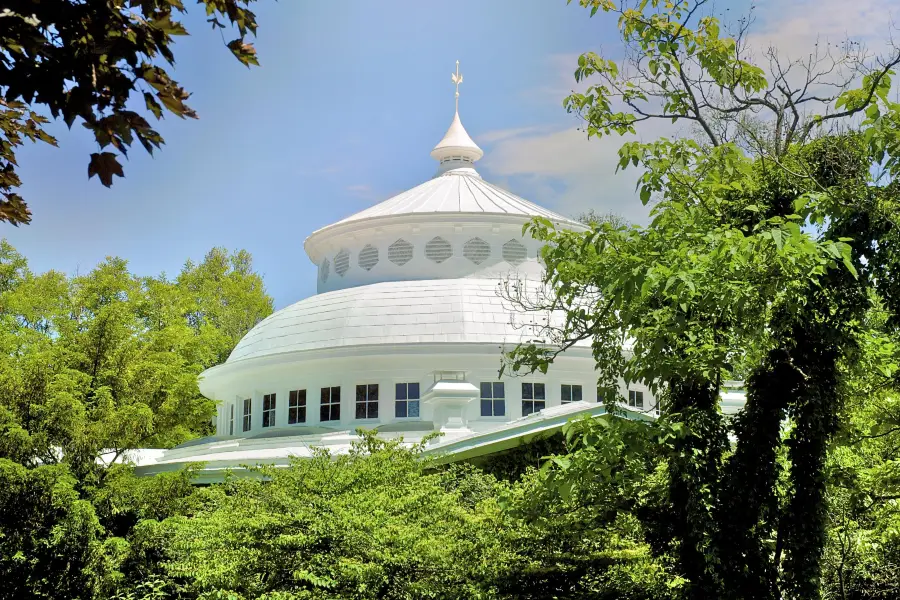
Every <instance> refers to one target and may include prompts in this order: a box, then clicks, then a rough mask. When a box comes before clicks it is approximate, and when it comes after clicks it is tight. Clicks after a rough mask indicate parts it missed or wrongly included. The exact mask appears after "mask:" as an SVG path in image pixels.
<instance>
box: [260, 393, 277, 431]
mask: <svg viewBox="0 0 900 600" xmlns="http://www.w3.org/2000/svg"><path fill="white" fill-rule="evenodd" d="M274 424H275V394H266V395H265V396H263V427H271V426H272V425H274Z"/></svg>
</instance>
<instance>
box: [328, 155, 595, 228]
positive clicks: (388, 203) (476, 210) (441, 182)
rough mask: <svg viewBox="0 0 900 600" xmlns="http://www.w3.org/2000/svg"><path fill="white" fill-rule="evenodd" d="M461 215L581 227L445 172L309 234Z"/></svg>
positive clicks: (474, 179) (473, 178)
mask: <svg viewBox="0 0 900 600" xmlns="http://www.w3.org/2000/svg"><path fill="white" fill-rule="evenodd" d="M461 214H467V215H484V216H487V215H498V216H503V215H510V216H517V217H522V221H526V220H529V219H532V218H534V217H544V218H546V219H550V220H551V221H554V222H556V223H566V224H569V225H573V226H575V227H578V228H580V227H581V224H580V223H577V222H576V221H573V220H572V219H569V218H568V217H564V216H562V215H560V214H557V213H555V212H553V211H551V210H547V209H546V208H543V207H541V206H538V205H537V204H534V203H533V202H529V201H528V200H525V199H524V198H520V197H519V196H516V195H515V194H512V193H510V192H507V191H506V190H504V189H503V188H500V187H498V186H496V185H494V184H492V183H488V182H487V181H484V180H483V179H482V178H481V177H480V176H478V174H477V173H475V174H472V173H456V172H454V171H448V172H447V173H444V174H443V175H441V176H439V177H435V178H434V179H431V180H429V181H426V182H425V183H423V184H421V185H418V186H416V187H414V188H412V189H411V190H407V191H405V192H403V193H401V194H398V195H396V196H394V197H393V198H390V199H388V200H385V201H384V202H381V203H380V204H376V205H375V206H372V207H371V208H367V209H365V210H362V211H360V212H358V213H355V214H353V215H350V216H349V217H347V218H345V219H343V220H341V221H338V222H337V223H334V224H332V225H329V226H328V227H323V228H322V229H320V230H318V231H316V232H315V233H313V234H312V236H314V235H317V234H318V233H319V232H322V231H324V230H326V229H330V228H332V227H338V226H340V225H345V224H348V223H354V222H361V221H365V220H368V219H378V218H383V217H397V216H401V215H421V216H422V217H436V216H450V217H452V216H456V215H461ZM312 236H310V237H312Z"/></svg>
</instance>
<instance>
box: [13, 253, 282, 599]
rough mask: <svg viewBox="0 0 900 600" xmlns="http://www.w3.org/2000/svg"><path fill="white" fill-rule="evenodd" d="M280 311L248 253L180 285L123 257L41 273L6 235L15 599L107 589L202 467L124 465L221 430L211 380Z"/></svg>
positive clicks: (192, 274)
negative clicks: (136, 271) (207, 381)
mask: <svg viewBox="0 0 900 600" xmlns="http://www.w3.org/2000/svg"><path fill="white" fill-rule="evenodd" d="M271 310H272V301H271V299H270V298H269V297H268V296H266V294H265V291H264V290H263V287H262V281H261V279H260V278H259V276H258V275H256V274H255V273H253V271H252V269H251V264H250V257H249V255H247V254H246V253H245V252H239V253H237V254H234V255H229V254H228V253H227V252H225V251H224V250H220V249H214V250H213V251H211V252H210V253H209V254H208V255H207V256H206V258H205V259H204V261H203V262H202V263H200V264H199V265H194V264H192V263H190V262H189V263H187V264H186V265H185V268H184V269H183V270H182V272H181V274H180V275H179V278H178V280H177V281H176V282H173V281H169V280H168V279H166V278H165V277H164V276H160V277H150V278H142V277H137V276H135V275H133V274H131V273H129V272H128V270H127V265H126V263H125V262H124V261H122V260H120V259H113V258H110V259H107V260H106V261H105V262H103V263H101V264H100V265H98V266H97V268H95V269H94V270H93V271H91V272H89V273H87V274H84V275H76V276H74V277H67V276H65V275H63V274H61V273H57V272H53V271H51V272H48V273H44V274H40V275H37V274H34V273H32V272H31V271H30V270H29V269H28V266H27V262H26V261H25V259H24V258H23V257H22V256H21V255H20V254H18V253H17V252H16V251H15V249H14V248H12V246H10V245H9V244H8V243H7V242H6V241H5V240H3V241H0V490H2V492H0V546H2V549H0V580H2V581H3V582H4V586H3V588H2V590H0V597H3V598H24V597H48V598H94V597H100V595H102V594H103V593H105V592H104V590H107V589H108V587H109V586H110V585H112V584H113V583H114V582H115V581H116V580H117V577H118V575H117V573H118V571H117V569H118V566H119V564H120V563H121V561H122V560H123V558H124V556H125V554H126V553H127V542H126V541H125V539H124V538H125V536H127V535H128V534H129V533H130V532H131V530H132V528H133V526H134V525H135V524H136V523H137V522H138V521H139V520H141V519H155V518H163V517H165V516H168V515H170V514H172V512H173V511H177V510H181V509H182V508H183V505H182V499H184V498H186V497H188V496H190V494H192V488H191V485H190V473H189V472H184V473H178V474H174V475H170V476H165V477H157V478H153V479H146V480H136V479H135V478H134V477H133V475H132V473H131V469H130V467H128V466H127V465H126V464H121V461H122V459H124V458H127V453H128V451H129V450H132V449H135V448H145V447H166V446H171V445H174V444H178V443H180V442H183V441H185V440H187V439H190V438H192V437H196V436H199V435H204V434H206V433H207V432H208V429H209V427H210V418H211V416H212V415H213V414H214V411H215V405H214V403H213V402H212V401H211V400H208V399H206V398H204V397H203V396H202V395H201V394H200V391H199V389H198V387H197V376H198V374H199V373H200V372H201V371H202V370H203V369H205V368H207V367H210V366H213V365H215V364H217V363H219V362H221V361H222V360H224V359H225V358H226V357H227V355H228V352H229V351H230V350H231V348H232V347H233V346H234V344H236V343H237V340H238V339H239V338H240V336H241V335H243V333H245V332H246V331H247V330H249V328H250V327H252V325H254V324H255V323H256V322H257V321H259V320H261V319H262V318H264V317H265V316H266V315H268V314H269V313H270V312H271ZM242 328H243V329H242Z"/></svg>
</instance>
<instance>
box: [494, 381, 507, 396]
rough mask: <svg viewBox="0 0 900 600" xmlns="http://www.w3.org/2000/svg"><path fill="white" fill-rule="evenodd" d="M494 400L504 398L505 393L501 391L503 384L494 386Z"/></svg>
mask: <svg viewBox="0 0 900 600" xmlns="http://www.w3.org/2000/svg"><path fill="white" fill-rule="evenodd" d="M494 398H506V392H505V391H504V389H503V382H502V381H501V382H499V383H495V384H494Z"/></svg>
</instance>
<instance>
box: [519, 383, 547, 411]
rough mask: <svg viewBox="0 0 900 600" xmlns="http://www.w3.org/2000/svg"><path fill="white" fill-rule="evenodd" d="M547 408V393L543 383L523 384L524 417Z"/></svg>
mask: <svg viewBox="0 0 900 600" xmlns="http://www.w3.org/2000/svg"><path fill="white" fill-rule="evenodd" d="M546 406H547V391H546V388H545V386H544V384H543V383H523V384H522V416H523V417H527V416H528V415H530V414H531V413H536V412H540V411H542V410H544V408H546Z"/></svg>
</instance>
